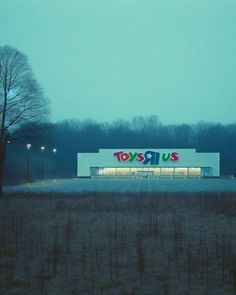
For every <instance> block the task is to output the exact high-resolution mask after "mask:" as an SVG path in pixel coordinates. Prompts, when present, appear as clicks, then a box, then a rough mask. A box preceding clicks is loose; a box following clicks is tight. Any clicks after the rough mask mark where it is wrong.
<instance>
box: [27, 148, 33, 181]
mask: <svg viewBox="0 0 236 295" xmlns="http://www.w3.org/2000/svg"><path fill="white" fill-rule="evenodd" d="M31 146H32V145H31V144H30V143H27V144H26V148H27V161H26V166H27V167H26V170H27V183H29V182H30V169H29V161H30V148H31Z"/></svg>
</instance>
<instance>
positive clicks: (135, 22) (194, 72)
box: [0, 0, 236, 124]
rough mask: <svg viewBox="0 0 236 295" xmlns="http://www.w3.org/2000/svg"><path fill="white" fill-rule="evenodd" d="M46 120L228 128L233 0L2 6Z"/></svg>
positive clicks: (235, 18) (234, 54)
mask: <svg viewBox="0 0 236 295" xmlns="http://www.w3.org/2000/svg"><path fill="white" fill-rule="evenodd" d="M0 12H1V18H0V45H5V44H9V45H11V46H14V47H17V48H18V49H19V50H21V51H22V52H24V53H25V54H26V55H27V56H28V57H29V61H30V64H31V66H32V68H33V71H34V73H35V75H36V77H37V79H38V80H39V82H40V84H41V85H42V86H43V88H44V90H45V93H46V95H47V96H48V97H49V98H50V100H51V118H52V120H53V121H58V120H61V119H70V118H78V119H85V118H93V119H95V120H98V121H111V120H114V119H117V118H124V119H130V118H132V117H134V116H139V115H141V116H148V115H157V116H158V117H159V119H160V121H162V122H163V123H167V124H168V123H182V122H185V123H195V122H198V121H212V122H222V123H230V122H235V121H236V1H235V0H1V1H0Z"/></svg>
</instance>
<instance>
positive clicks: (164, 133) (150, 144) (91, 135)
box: [5, 116, 236, 180]
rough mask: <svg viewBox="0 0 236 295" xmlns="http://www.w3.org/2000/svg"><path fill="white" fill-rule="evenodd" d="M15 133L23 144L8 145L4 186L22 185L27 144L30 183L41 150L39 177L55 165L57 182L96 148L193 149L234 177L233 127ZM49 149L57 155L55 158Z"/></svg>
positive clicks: (137, 121) (141, 123)
mask: <svg viewBox="0 0 236 295" xmlns="http://www.w3.org/2000/svg"><path fill="white" fill-rule="evenodd" d="M31 128H32V126H31ZM29 129H30V128H29ZM36 129H37V128H36ZM20 132H21V133H22V134H23V135H24V136H22V137H21V138H24V140H23V141H22V140H21V141H18V142H17V141H15V142H13V143H9V144H8V145H7V151H8V152H7V159H6V165H5V177H6V180H9V179H11V180H18V179H21V180H22V178H23V179H24V177H25V175H26V158H27V152H28V151H27V149H26V144H27V143H31V144H32V148H31V150H30V172H31V178H32V179H40V177H41V172H42V171H41V168H42V167H41V166H42V165H41V164H42V153H41V150H40V147H41V146H45V151H44V153H45V154H44V155H43V156H44V165H45V167H44V173H45V176H46V177H48V178H50V177H52V176H53V169H54V168H55V167H54V165H56V174H57V177H75V176H76V169H77V153H78V152H96V151H98V149H99V148H109V149H111V148H118V149H120V148H123V149H125V148H173V149H174V148H196V150H197V152H219V153H220V158H221V175H236V149H235V147H236V123H233V124H227V125H223V124H220V123H207V122H200V123H197V124H193V125H190V124H178V125H174V124H173V125H164V124H162V123H161V122H160V121H159V120H158V117H157V116H149V117H142V116H138V117H135V118H133V119H132V120H130V121H127V120H123V119H120V120H116V121H113V122H110V123H108V122H106V123H104V122H96V121H94V120H91V119H90V120H84V121H80V120H64V121H61V122H57V123H47V124H44V125H42V124H41V125H40V128H38V129H37V131H36V132H34V133H31V132H28V127H27V126H24V127H22V128H21V130H20ZM53 148H56V149H57V154H56V155H54V154H53V152H52V150H53ZM54 157H56V158H54ZM54 161H55V162H54Z"/></svg>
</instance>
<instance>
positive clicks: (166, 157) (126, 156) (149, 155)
mask: <svg viewBox="0 0 236 295" xmlns="http://www.w3.org/2000/svg"><path fill="white" fill-rule="evenodd" d="M113 155H114V157H116V159H117V160H118V161H119V162H133V161H137V162H140V163H143V164H144V165H147V164H149V165H158V164H159V161H160V159H162V161H165V162H167V161H173V162H176V161H178V160H179V154H178V153H177V152H172V153H162V154H161V153H158V152H154V151H146V152H145V153H138V152H135V153H134V152H124V151H118V152H115V153H114V154H113Z"/></svg>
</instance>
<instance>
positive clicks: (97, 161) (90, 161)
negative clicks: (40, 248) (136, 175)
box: [77, 148, 220, 177]
mask: <svg viewBox="0 0 236 295" xmlns="http://www.w3.org/2000/svg"><path fill="white" fill-rule="evenodd" d="M117 151H124V152H128V153H129V152H132V153H135V152H138V153H143V154H144V153H145V152H146V151H154V152H159V153H161V154H162V153H172V152H177V153H178V155H179V160H177V161H175V162H173V161H163V160H162V159H161V156H160V161H159V165H158V166H154V165H149V164H147V165H144V164H143V163H140V162H138V161H136V160H134V161H132V162H129V161H127V162H123V161H122V162H119V161H118V160H117V158H116V157H114V155H113V153H115V152H117ZM77 157H78V161H77V176H79V177H89V176H90V167H212V170H213V175H212V176H220V154H219V153H197V152H196V150H195V149H152V148H146V149H119V148H117V149H100V150H99V152H98V153H79V154H78V155H77Z"/></svg>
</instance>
